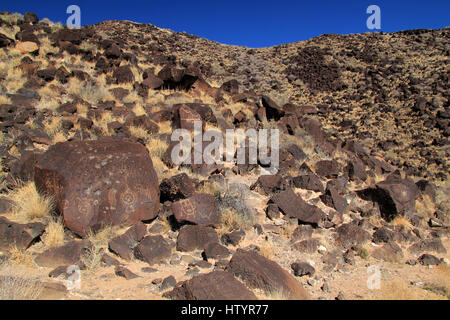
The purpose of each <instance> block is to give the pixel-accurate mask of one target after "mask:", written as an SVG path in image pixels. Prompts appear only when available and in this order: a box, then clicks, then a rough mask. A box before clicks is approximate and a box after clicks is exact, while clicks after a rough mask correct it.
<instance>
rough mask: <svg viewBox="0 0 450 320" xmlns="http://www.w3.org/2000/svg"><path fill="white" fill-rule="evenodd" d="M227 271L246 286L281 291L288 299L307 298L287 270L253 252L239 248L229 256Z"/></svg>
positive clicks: (269, 291)
mask: <svg viewBox="0 0 450 320" xmlns="http://www.w3.org/2000/svg"><path fill="white" fill-rule="evenodd" d="M227 271H229V272H231V273H232V274H234V275H235V276H236V277H238V278H239V279H241V280H242V281H243V282H244V283H245V284H246V285H247V286H248V287H250V288H253V289H260V290H263V291H264V292H265V293H266V294H269V295H270V294H271V293H277V292H278V293H280V292H281V293H282V294H283V296H286V298H289V299H300V300H304V299H308V294H307V293H306V291H305V289H304V288H303V287H302V286H301V285H300V283H299V282H297V280H296V279H295V278H294V277H293V276H292V275H291V274H290V273H289V272H287V271H286V270H284V269H283V268H282V267H280V266H279V265H278V264H277V263H276V262H274V261H271V260H269V259H267V258H264V257H263V256H260V255H259V254H257V253H255V252H249V251H244V250H241V249H239V250H238V251H237V252H236V253H235V254H234V255H233V257H232V258H231V261H230V264H229V265H228V267H227Z"/></svg>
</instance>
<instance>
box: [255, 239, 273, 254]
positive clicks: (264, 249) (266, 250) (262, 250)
mask: <svg viewBox="0 0 450 320" xmlns="http://www.w3.org/2000/svg"><path fill="white" fill-rule="evenodd" d="M273 246H274V245H273V243H272V241H270V240H266V241H264V242H263V243H262V244H261V245H259V246H258V247H259V254H260V255H262V256H263V257H265V258H267V259H272V258H273V256H274V254H275V252H274V250H273Z"/></svg>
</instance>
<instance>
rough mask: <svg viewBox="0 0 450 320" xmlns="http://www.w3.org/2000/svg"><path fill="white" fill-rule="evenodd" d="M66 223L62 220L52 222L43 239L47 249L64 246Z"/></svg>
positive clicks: (56, 219) (55, 219)
mask: <svg viewBox="0 0 450 320" xmlns="http://www.w3.org/2000/svg"><path fill="white" fill-rule="evenodd" d="M64 238H65V233H64V222H63V219H62V218H54V219H52V220H50V222H49V223H48V225H47V228H46V229H45V234H44V236H43V237H42V242H43V243H44V245H45V246H46V247H47V248H55V247H60V246H62V245H63V244H64Z"/></svg>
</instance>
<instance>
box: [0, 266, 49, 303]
mask: <svg viewBox="0 0 450 320" xmlns="http://www.w3.org/2000/svg"><path fill="white" fill-rule="evenodd" d="M43 289H44V288H43V286H42V284H41V282H40V281H39V279H38V278H35V277H31V276H29V275H27V274H26V273H25V272H23V271H20V270H18V269H17V268H16V267H14V266H11V265H8V264H3V265H0V300H36V299H38V298H39V296H40V295H41V293H42V291H43Z"/></svg>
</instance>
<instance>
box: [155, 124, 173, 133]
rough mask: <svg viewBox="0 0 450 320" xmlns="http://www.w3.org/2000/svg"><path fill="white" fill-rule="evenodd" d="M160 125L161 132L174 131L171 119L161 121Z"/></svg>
mask: <svg viewBox="0 0 450 320" xmlns="http://www.w3.org/2000/svg"><path fill="white" fill-rule="evenodd" d="M158 125H159V133H160V134H171V133H172V131H173V129H172V122H171V121H163V122H159V123H158Z"/></svg>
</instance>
